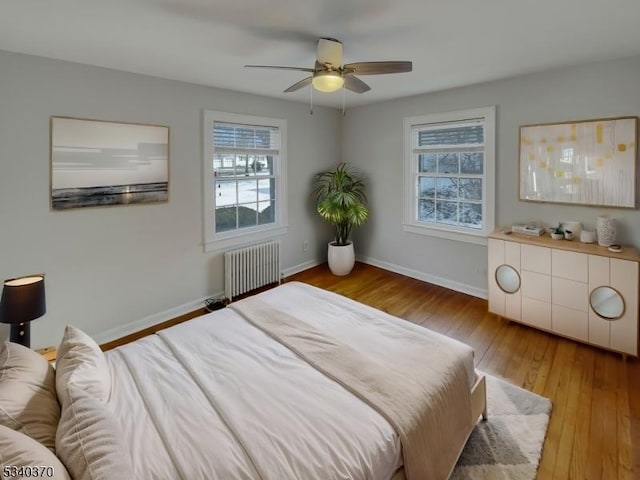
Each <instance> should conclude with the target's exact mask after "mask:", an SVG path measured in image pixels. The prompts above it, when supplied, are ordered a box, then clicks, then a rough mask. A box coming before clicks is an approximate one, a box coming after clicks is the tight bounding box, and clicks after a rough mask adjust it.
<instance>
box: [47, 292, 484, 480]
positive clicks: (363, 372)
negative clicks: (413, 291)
mask: <svg viewBox="0 0 640 480" xmlns="http://www.w3.org/2000/svg"><path fill="white" fill-rule="evenodd" d="M74 335H75V337H74ZM67 337H69V338H67ZM74 338H75V340H74ZM84 341H85V340H81V341H78V335H77V334H74V333H73V332H72V333H71V334H69V335H67V334H65V339H63V344H62V345H61V347H60V349H59V352H60V353H61V356H62V358H60V356H59V359H58V365H59V367H58V368H59V369H61V370H59V371H58V372H57V374H56V387H57V390H58V391H57V396H58V398H59V399H60V404H61V405H62V413H61V419H60V425H59V426H58V431H57V432H56V442H55V448H56V453H57V454H58V457H60V458H61V459H62V460H63V463H65V464H66V466H67V468H69V473H70V476H71V477H74V478H76V477H82V478H120V477H122V476H123V475H127V474H129V475H130V476H132V478H136V479H141V480H146V479H192V478H202V479H247V480H248V479H261V480H266V479H277V480H284V479H323V480H324V479H372V480H374V479H375V480H378V479H379V480H389V479H393V480H400V479H407V480H421V479H445V478H447V477H448V475H449V474H450V473H451V471H452V469H453V467H454V465H455V462H456V459H457V457H458V456H459V454H460V452H461V450H462V448H463V446H464V444H465V443H466V440H467V438H468V436H469V434H470V433H471V431H472V429H473V427H474V425H475V423H476V422H477V420H478V419H479V417H480V416H483V415H485V414H486V410H485V408H486V407H485V406H486V401H485V399H486V392H485V382H484V378H483V377H482V376H478V375H477V373H476V372H475V370H474V364H473V351H472V350H471V348H470V347H468V346H466V345H464V344H462V343H460V342H457V341H455V340H453V339H450V338H448V337H445V336H442V335H440V334H437V333H435V332H432V331H429V330H427V329H425V328H422V327H420V326H416V325H414V324H411V323H409V322H406V321H403V320H400V319H397V318H395V317H392V316H390V315H387V314H385V313H384V312H381V311H379V310H376V309H373V308H370V307H367V306H365V305H362V304H360V303H357V302H354V301H352V300H349V299H347V298H345V297H342V296H340V295H337V294H334V293H331V292H327V291H325V290H321V289H318V288H315V287H311V286H309V285H306V284H302V283H297V282H291V283H287V284H284V285H282V286H280V287H277V288H275V289H272V290H269V291H266V292H263V293H261V294H258V295H255V296H253V297H249V298H247V299H244V300H241V301H238V302H235V303H233V304H231V305H230V306H229V307H228V308H225V309H223V310H219V311H217V312H214V313H212V314H208V315H205V316H202V317H198V318H196V319H194V320H191V321H189V322H186V323H183V324H180V325H176V326H174V327H171V328H169V329H166V330H162V331H160V332H158V333H157V334H156V335H152V336H149V337H145V338H143V339H140V340H138V341H136V342H133V343H130V344H127V345H124V346H122V347H119V348H116V349H114V350H111V351H108V352H106V353H105V354H104V355H102V354H101V353H97V352H95V348H94V349H93V350H94V351H89V350H86V349H85V346H84V345H83V342H84ZM65 342H67V343H69V345H66V344H65ZM74 342H75V343H74ZM78 345H79V346H78ZM83 352H84V353H83ZM79 353H80V354H79ZM78 354H79V355H78ZM77 357H84V358H80V360H79V359H78V358H77ZM61 362H62V366H60V363H61ZM96 410H97V411H98V412H99V413H98V414H97V416H96V413H95V411H96ZM96 425H99V426H100V428H97V427H96ZM63 426H64V427H63ZM102 427H104V429H101V428H102ZM83 428H87V432H85V433H82V432H83ZM62 430H64V432H63V431H62ZM69 432H71V433H69ZM105 432H106V433H105ZM69 438H70V439H69ZM65 439H66V440H65ZM92 442H93V445H94V446H92ZM105 444H106V445H107V447H105ZM105 448H106V450H105ZM83 449H88V452H82V454H80V453H79V451H81V450H83ZM96 450H98V451H97V452H96ZM65 452H66V454H65ZM92 455H93V458H94V459H95V461H94V460H92ZM123 459H126V461H123ZM129 459H130V460H131V461H130V462H129ZM92 461H93V462H94V467H93V468H92V466H91V465H87V462H88V463H89V464H90V463H91V462H92ZM70 464H74V465H73V466H71V467H70ZM80 464H82V465H81V466H78V465H80ZM109 469H112V470H109ZM113 469H116V470H113ZM118 469H119V470H118ZM101 471H102V472H107V473H106V474H104V476H103V477H100V475H101V473H100V472H101ZM74 473H75V475H74Z"/></svg>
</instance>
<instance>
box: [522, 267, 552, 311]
mask: <svg viewBox="0 0 640 480" xmlns="http://www.w3.org/2000/svg"><path fill="white" fill-rule="evenodd" d="M521 277H522V287H521V288H522V296H523V297H528V298H533V299H535V300H540V301H542V302H549V303H551V277H550V276H549V275H543V274H542V273H536V272H529V271H527V270H523V271H522V273H521Z"/></svg>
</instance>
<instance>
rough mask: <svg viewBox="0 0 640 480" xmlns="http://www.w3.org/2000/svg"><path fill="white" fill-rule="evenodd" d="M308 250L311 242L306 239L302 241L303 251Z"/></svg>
mask: <svg viewBox="0 0 640 480" xmlns="http://www.w3.org/2000/svg"><path fill="white" fill-rule="evenodd" d="M307 250H309V242H308V241H307V240H305V241H304V242H302V251H303V252H306V251H307Z"/></svg>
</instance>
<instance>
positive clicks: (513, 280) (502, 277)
mask: <svg viewBox="0 0 640 480" xmlns="http://www.w3.org/2000/svg"><path fill="white" fill-rule="evenodd" d="M495 275H496V283H497V284H498V287H500V290H502V291H503V292H504V293H516V292H517V291H518V290H520V274H519V273H518V272H517V271H516V269H515V268H513V267H512V266H511V265H505V264H502V265H500V266H499V267H498V268H496V274H495Z"/></svg>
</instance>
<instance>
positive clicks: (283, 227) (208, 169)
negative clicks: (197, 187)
mask: <svg viewBox="0 0 640 480" xmlns="http://www.w3.org/2000/svg"><path fill="white" fill-rule="evenodd" d="M214 122H223V123H236V124H241V125H264V126H266V127H276V128H278V129H279V131H280V150H279V155H278V161H277V162H274V166H273V168H274V176H275V190H276V192H275V200H276V209H275V212H274V213H275V222H274V223H269V224H265V225H257V226H255V227H247V228H241V229H237V230H233V231H228V232H221V233H216V220H215V214H216V205H215V195H214V193H215V182H216V178H215V175H214V174H215V172H214V169H213V161H212V159H213V155H214V153H215V147H214V145H213V140H212V135H213V125H214ZM202 143H203V162H202V164H203V171H202V172H203V175H202V178H203V185H204V189H203V192H204V209H203V214H204V219H203V226H204V234H203V237H204V239H203V242H204V250H205V252H211V251H220V250H228V249H229V248H231V247H242V246H245V245H250V244H252V243H255V242H260V241H266V240H273V239H276V238H280V237H282V236H284V235H286V233H287V231H288V223H287V222H288V220H287V192H286V190H287V189H286V186H287V185H286V179H287V121H286V120H284V119H281V118H269V117H257V116H252V115H240V114H236V113H227V112H218V111H213V110H204V111H203V121H202Z"/></svg>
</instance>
